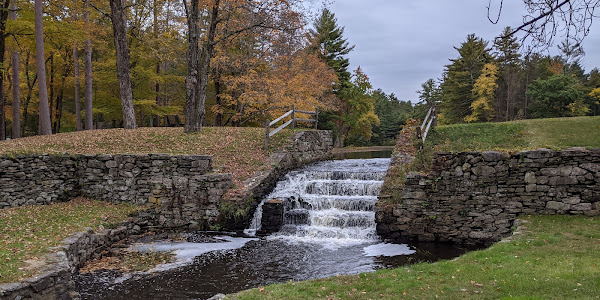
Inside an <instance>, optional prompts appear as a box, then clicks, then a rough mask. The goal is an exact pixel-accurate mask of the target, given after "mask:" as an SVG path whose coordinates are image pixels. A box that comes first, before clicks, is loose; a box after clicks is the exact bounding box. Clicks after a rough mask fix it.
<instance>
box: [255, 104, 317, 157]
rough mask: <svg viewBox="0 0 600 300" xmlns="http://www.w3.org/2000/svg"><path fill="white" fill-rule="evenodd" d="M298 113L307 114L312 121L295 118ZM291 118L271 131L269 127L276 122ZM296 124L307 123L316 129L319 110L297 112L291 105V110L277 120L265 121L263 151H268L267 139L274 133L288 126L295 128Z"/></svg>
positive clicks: (294, 106)
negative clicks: (311, 117)
mask: <svg viewBox="0 0 600 300" xmlns="http://www.w3.org/2000/svg"><path fill="white" fill-rule="evenodd" d="M297 113H300V114H307V115H311V116H314V117H315V118H314V119H300V118H296V114H297ZM290 115H291V118H290V120H289V121H287V122H285V123H283V124H282V125H281V126H279V127H277V128H275V129H274V130H271V126H273V125H275V124H277V122H279V121H282V120H283V119H285V118H286V117H288V116H290ZM296 122H309V123H315V129H317V125H318V124H319V109H318V108H317V109H315V111H304V110H297V109H296V105H292V109H291V110H289V111H288V112H286V113H284V114H283V115H281V116H280V117H279V118H277V119H275V120H273V121H270V120H266V122H265V151H268V150H269V139H270V138H271V137H272V136H273V135H274V134H276V133H278V132H279V131H281V129H284V128H286V127H288V126H290V125H291V129H294V128H296Z"/></svg>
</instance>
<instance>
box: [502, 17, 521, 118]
mask: <svg viewBox="0 0 600 300" xmlns="http://www.w3.org/2000/svg"><path fill="white" fill-rule="evenodd" d="M511 32H512V29H511V28H510V27H506V28H504V31H503V32H502V34H501V37H500V38H497V39H495V40H494V54H495V56H496V62H497V65H498V88H497V89H496V97H495V101H494V107H495V111H496V112H497V113H496V116H497V119H496V120H498V121H500V120H505V121H508V120H512V119H514V118H515V117H517V116H524V114H525V111H526V109H525V108H524V106H525V102H526V101H525V99H524V98H525V87H526V86H525V85H523V84H522V77H523V70H522V68H521V67H520V62H521V54H520V53H519V48H520V47H521V45H519V43H518V42H517V38H516V37H515V36H511V35H509V34H510V33H511Z"/></svg>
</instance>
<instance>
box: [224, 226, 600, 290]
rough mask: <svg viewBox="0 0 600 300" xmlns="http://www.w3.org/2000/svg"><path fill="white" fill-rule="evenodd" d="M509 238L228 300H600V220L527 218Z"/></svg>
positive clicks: (281, 285) (290, 284) (283, 286)
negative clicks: (442, 256)
mask: <svg viewBox="0 0 600 300" xmlns="http://www.w3.org/2000/svg"><path fill="white" fill-rule="evenodd" d="M524 219H525V220H527V221H528V223H526V224H525V225H524V228H522V233H521V234H518V235H515V236H513V238H512V239H511V240H509V241H505V242H500V243H497V244H495V245H493V246H492V247H490V248H488V249H485V250H480V251H475V252H470V253H467V254H465V255H463V256H461V257H459V258H457V259H455V260H450V261H440V262H437V263H433V264H431V263H421V264H416V265H411V266H406V267H402V268H397V269H393V270H380V271H377V272H374V273H364V274H360V275H354V276H338V277H332V278H327V279H322V280H312V281H305V282H288V283H285V284H277V285H272V286H267V287H264V288H263V287H261V288H259V289H253V290H249V291H244V292H241V293H238V294H236V295H231V296H230V297H228V298H233V299H438V298H439V299H598V297H599V296H600V256H598V253H600V219H599V218H588V217H581V216H527V217H524Z"/></svg>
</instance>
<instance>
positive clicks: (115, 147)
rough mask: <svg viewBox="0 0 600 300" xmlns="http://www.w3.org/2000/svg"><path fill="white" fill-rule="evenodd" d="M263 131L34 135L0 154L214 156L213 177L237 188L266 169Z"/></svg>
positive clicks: (277, 140) (287, 133)
mask: <svg viewBox="0 0 600 300" xmlns="http://www.w3.org/2000/svg"><path fill="white" fill-rule="evenodd" d="M264 133H265V132H264V129H262V128H248V127H241V128H240V127H204V128H202V132H201V133H192V134H186V133H184V132H183V128H164V127H161V128H158V127H154V128H149V127H144V128H138V129H135V130H125V129H107V130H91V131H81V132H70V133H61V134H55V135H49V136H33V137H27V138H22V139H16V140H12V141H0V155H17V154H23V153H50V154H60V153H63V152H67V153H71V154H105V153H109V154H119V153H132V154H144V153H168V154H203V155H213V167H214V169H215V171H217V172H223V173H232V175H233V180H234V183H235V184H236V186H237V187H240V186H241V184H240V183H241V182H242V181H244V180H245V179H247V178H249V177H250V176H252V174H253V173H254V171H256V170H258V169H261V168H265V167H268V166H266V164H267V158H268V155H269V153H267V152H265V151H264V149H263V147H264ZM293 133H294V131H291V130H282V131H281V132H279V133H278V134H276V135H275V136H273V137H272V138H271V146H270V150H271V151H274V150H277V149H280V148H281V147H282V146H283V145H284V144H285V143H286V142H287V140H288V139H289V138H290V137H291V135H292V134H293Z"/></svg>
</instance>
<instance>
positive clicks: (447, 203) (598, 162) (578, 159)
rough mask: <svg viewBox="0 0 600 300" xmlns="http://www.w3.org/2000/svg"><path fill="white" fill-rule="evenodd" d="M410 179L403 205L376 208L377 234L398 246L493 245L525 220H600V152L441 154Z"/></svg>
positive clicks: (404, 194) (572, 150)
mask: <svg viewBox="0 0 600 300" xmlns="http://www.w3.org/2000/svg"><path fill="white" fill-rule="evenodd" d="M434 160H435V161H434V170H433V171H432V172H431V174H427V175H423V174H416V173H411V174H409V175H408V176H407V179H406V181H405V186H404V188H403V191H402V201H401V203H397V204H394V205H387V206H384V205H381V204H380V205H378V207H377V212H376V220H377V223H378V225H377V231H378V233H379V234H380V235H382V236H383V237H385V238H391V239H399V240H421V241H444V242H445V241H450V242H456V243H491V242H494V241H498V240H500V239H501V238H502V237H504V236H507V235H509V234H510V233H511V228H512V226H513V223H514V220H515V218H516V217H517V216H518V215H520V214H545V215H554V214H573V215H589V216H595V215H599V214H600V149H595V150H585V149H580V148H573V149H568V150H565V151H552V150H533V151H523V152H518V153H515V154H513V155H508V154H505V153H500V152H483V153H476V152H461V153H440V154H436V155H435V158H434Z"/></svg>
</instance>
